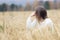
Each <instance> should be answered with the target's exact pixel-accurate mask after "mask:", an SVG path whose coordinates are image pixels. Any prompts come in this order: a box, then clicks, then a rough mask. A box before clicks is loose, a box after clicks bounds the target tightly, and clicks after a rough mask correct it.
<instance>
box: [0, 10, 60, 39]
mask: <svg viewBox="0 0 60 40" xmlns="http://www.w3.org/2000/svg"><path fill="white" fill-rule="evenodd" d="M30 13H32V12H4V15H3V14H2V12H0V25H1V26H3V25H4V26H3V27H4V32H2V31H1V32H0V40H40V39H41V38H40V36H39V35H40V33H39V32H38V31H36V32H35V37H34V36H33V37H31V36H32V35H31V34H30V32H26V19H27V17H28V16H29V14H30ZM48 16H49V17H50V18H51V19H52V20H53V22H54V24H55V28H56V32H57V33H58V35H59V36H58V38H60V25H59V24H60V10H49V11H48ZM3 21H4V22H3ZM0 30H1V29H0ZM55 37H56V38H57V35H55ZM33 38H34V39H33ZM58 38H57V39H58ZM42 40H43V39H42ZM44 40H46V38H44ZM49 40H56V39H49ZM58 40H60V39H58Z"/></svg>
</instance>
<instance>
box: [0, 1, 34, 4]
mask: <svg viewBox="0 0 60 40" xmlns="http://www.w3.org/2000/svg"><path fill="white" fill-rule="evenodd" d="M27 1H29V2H30V3H33V1H34V0H0V4H2V3H7V4H12V3H14V4H18V5H19V4H23V5H24V4H26V3H27Z"/></svg>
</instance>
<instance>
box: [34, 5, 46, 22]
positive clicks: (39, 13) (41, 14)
mask: <svg viewBox="0 0 60 40" xmlns="http://www.w3.org/2000/svg"><path fill="white" fill-rule="evenodd" d="M35 15H36V18H37V19H38V21H40V19H41V18H42V19H46V18H47V11H46V9H45V8H44V7H42V6H38V7H37V8H36V12H35Z"/></svg>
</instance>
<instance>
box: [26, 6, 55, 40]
mask: <svg viewBox="0 0 60 40" xmlns="http://www.w3.org/2000/svg"><path fill="white" fill-rule="evenodd" d="M33 17H35V19H34V20H33V21H32V18H33ZM26 28H27V29H28V30H31V29H36V30H34V31H33V35H34V34H35V31H37V30H39V33H40V34H39V35H40V36H39V35H38V36H39V38H40V37H42V39H43V40H53V36H52V35H54V33H55V30H54V24H53V22H52V20H51V19H50V18H48V16H47V11H46V9H45V8H44V7H41V6H39V7H37V8H36V11H35V12H34V13H32V14H31V15H30V16H29V17H28V19H27V23H26ZM36 36H37V35H36V34H35V38H36ZM48 36H49V37H48ZM36 40H41V38H40V39H38V37H37V38H36Z"/></svg>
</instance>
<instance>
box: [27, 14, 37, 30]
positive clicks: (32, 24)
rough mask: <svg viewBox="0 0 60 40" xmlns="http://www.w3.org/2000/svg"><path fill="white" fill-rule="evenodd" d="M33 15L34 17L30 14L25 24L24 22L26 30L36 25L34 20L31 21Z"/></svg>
mask: <svg viewBox="0 0 60 40" xmlns="http://www.w3.org/2000/svg"><path fill="white" fill-rule="evenodd" d="M33 15H34V13H32V14H31V15H30V16H29V17H28V19H27V22H26V28H27V29H31V28H33V27H34V26H35V24H36V19H34V20H33V21H32V19H31V18H32V16H33Z"/></svg>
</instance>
